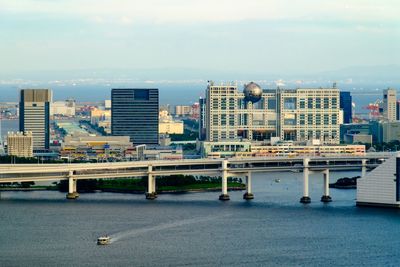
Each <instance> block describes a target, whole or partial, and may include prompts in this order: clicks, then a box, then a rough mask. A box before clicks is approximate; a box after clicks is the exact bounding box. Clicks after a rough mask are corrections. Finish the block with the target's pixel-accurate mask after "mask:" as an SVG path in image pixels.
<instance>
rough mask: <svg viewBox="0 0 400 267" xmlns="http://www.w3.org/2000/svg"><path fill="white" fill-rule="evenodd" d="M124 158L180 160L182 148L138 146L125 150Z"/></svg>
mask: <svg viewBox="0 0 400 267" xmlns="http://www.w3.org/2000/svg"><path fill="white" fill-rule="evenodd" d="M125 157H126V158H127V159H129V160H181V159H183V150H182V148H179V147H177V148H173V147H162V146H147V145H139V146H136V147H133V148H130V149H128V150H126V152H125Z"/></svg>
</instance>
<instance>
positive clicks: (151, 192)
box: [146, 165, 157, 200]
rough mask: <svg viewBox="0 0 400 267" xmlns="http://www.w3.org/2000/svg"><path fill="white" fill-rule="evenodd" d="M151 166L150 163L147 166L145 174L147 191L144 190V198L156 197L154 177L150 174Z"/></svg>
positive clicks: (151, 198)
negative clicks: (146, 173)
mask: <svg viewBox="0 0 400 267" xmlns="http://www.w3.org/2000/svg"><path fill="white" fill-rule="evenodd" d="M152 171H153V167H152V166H151V165H150V166H149V168H148V175H147V192H146V199H150V200H153V199H156V197H157V196H156V193H155V191H156V190H155V188H156V181H155V177H154V176H153V174H152Z"/></svg>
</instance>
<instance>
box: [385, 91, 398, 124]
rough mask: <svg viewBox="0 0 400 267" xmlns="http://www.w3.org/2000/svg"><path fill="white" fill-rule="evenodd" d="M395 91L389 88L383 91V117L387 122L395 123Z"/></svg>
mask: <svg viewBox="0 0 400 267" xmlns="http://www.w3.org/2000/svg"><path fill="white" fill-rule="evenodd" d="M396 107H397V96H396V90H395V89H392V88H389V89H386V90H383V117H384V118H385V119H386V120H388V121H395V120H396V116H397V112H396Z"/></svg>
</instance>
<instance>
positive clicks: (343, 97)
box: [340, 92, 353, 123]
mask: <svg viewBox="0 0 400 267" xmlns="http://www.w3.org/2000/svg"><path fill="white" fill-rule="evenodd" d="M340 108H341V109H342V110H343V123H351V122H352V121H353V120H352V111H353V106H352V97H351V94H350V92H340Z"/></svg>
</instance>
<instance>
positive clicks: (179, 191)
mask: <svg viewBox="0 0 400 267" xmlns="http://www.w3.org/2000/svg"><path fill="white" fill-rule="evenodd" d="M245 189H246V188H245V187H240V186H235V187H228V191H242V190H245ZM221 190H222V188H221V187H219V188H218V187H210V188H193V189H173V190H160V191H157V193H158V194H184V193H201V192H218V191H221ZM2 191H3V192H10V191H11V192H13V191H14V192H32V191H59V190H58V189H54V188H0V192H2ZM59 192H62V191H59ZM101 192H105V193H124V194H144V193H145V191H144V190H132V189H113V188H105V189H96V190H82V191H79V190H78V193H101ZM62 193H66V192H62Z"/></svg>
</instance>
